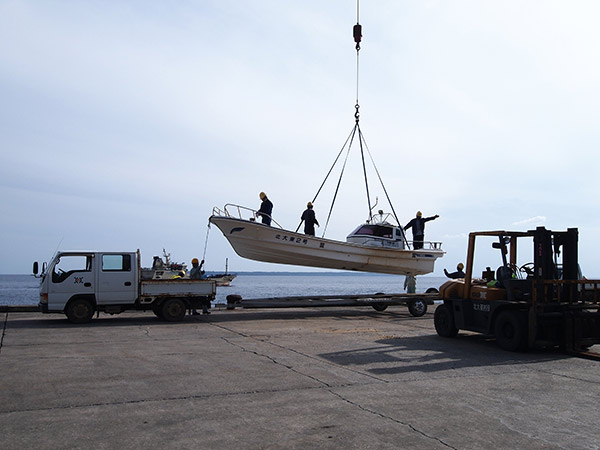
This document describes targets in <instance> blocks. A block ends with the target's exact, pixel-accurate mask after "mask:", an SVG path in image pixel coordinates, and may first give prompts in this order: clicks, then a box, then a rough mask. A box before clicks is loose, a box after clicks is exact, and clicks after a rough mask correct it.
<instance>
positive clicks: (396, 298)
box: [227, 288, 439, 317]
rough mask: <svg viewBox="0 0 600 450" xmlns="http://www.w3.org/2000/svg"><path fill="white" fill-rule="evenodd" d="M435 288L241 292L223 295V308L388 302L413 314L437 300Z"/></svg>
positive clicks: (383, 306)
mask: <svg viewBox="0 0 600 450" xmlns="http://www.w3.org/2000/svg"><path fill="white" fill-rule="evenodd" d="M438 298H439V296H438V292H437V289H435V288H430V289H428V290H427V292H426V293H424V294H407V293H400V294H383V293H378V294H358V295H307V296H292V297H269V298H249V299H243V298H242V296H241V295H235V294H232V295H228V296H227V309H235V308H236V307H241V308H244V309H256V308H321V307H341V306H371V307H372V308H373V309H375V310H376V311H379V312H381V311H385V310H386V309H387V307H388V306H395V305H403V306H407V307H408V311H409V312H410V314H411V315H413V316H414V317H421V316H423V315H424V314H425V313H426V312H427V305H433V303H434V301H435V300H438Z"/></svg>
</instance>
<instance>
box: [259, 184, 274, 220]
mask: <svg viewBox="0 0 600 450" xmlns="http://www.w3.org/2000/svg"><path fill="white" fill-rule="evenodd" d="M258 196H259V197H260V199H261V200H262V203H261V204H260V209H259V210H258V212H257V213H256V215H257V216H258V217H262V223H264V224H265V225H271V213H272V212H273V203H271V200H269V199H268V198H267V194H265V193H264V192H261V193H260V194H258Z"/></svg>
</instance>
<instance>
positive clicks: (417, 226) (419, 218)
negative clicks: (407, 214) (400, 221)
mask: <svg viewBox="0 0 600 450" xmlns="http://www.w3.org/2000/svg"><path fill="white" fill-rule="evenodd" d="M438 217H440V216H439V215H437V214H436V215H435V216H431V217H425V218H423V213H422V212H421V211H417V215H416V217H415V218H414V219H412V220H411V221H410V222H408V223H407V224H406V226H405V227H404V230H408V229H409V228H411V229H412V230H411V231H412V235H413V248H414V249H415V250H417V249H419V248H423V240H424V239H425V222H429V221H430V220H435V219H437V218H438Z"/></svg>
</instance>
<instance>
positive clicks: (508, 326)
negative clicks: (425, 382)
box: [434, 227, 600, 358]
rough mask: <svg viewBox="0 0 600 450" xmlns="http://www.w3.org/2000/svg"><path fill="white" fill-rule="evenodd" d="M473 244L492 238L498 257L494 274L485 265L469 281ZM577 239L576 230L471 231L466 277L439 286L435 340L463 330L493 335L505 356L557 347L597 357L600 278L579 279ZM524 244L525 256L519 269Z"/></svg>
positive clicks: (435, 317)
mask: <svg viewBox="0 0 600 450" xmlns="http://www.w3.org/2000/svg"><path fill="white" fill-rule="evenodd" d="M476 240H487V241H488V244H489V241H490V240H491V242H492V248H493V249H496V250H498V251H499V253H500V258H499V260H500V261H501V265H500V266H499V267H498V268H497V269H496V270H495V271H493V270H490V268H489V267H488V268H487V270H486V271H484V272H483V273H482V278H473V267H474V259H475V242H476ZM577 242H578V231H577V228H569V229H567V231H551V230H547V229H546V228H545V227H538V228H536V229H535V230H530V231H526V232H519V231H482V232H473V233H470V234H469V248H468V253H467V264H466V273H465V278H464V279H455V280H451V281H448V282H446V283H444V284H443V285H442V286H441V287H440V294H439V295H440V299H442V300H443V304H441V305H439V306H438V307H437V308H436V310H435V315H434V323H435V329H436V331H437V333H438V335H440V336H443V337H454V336H456V335H457V334H458V332H459V330H468V331H474V332H478V333H483V334H486V335H493V336H495V338H496V341H497V342H498V345H499V346H500V347H502V348H503V349H505V350H509V351H523V350H526V349H528V348H533V347H556V346H558V347H560V348H561V349H563V350H564V351H566V352H568V353H572V354H577V355H578V356H587V357H591V358H598V357H600V354H597V353H592V352H590V351H589V349H590V347H592V346H593V345H595V344H600V311H599V308H600V302H599V300H600V292H599V287H600V280H586V279H582V276H581V271H580V269H579V264H578V255H577V251H578V250H577ZM517 243H519V247H517ZM523 244H529V246H530V247H531V253H529V252H527V255H528V256H526V257H527V258H528V259H527V260H526V262H525V263H524V264H520V263H518V258H517V256H522V255H523V253H524V252H523V248H522V247H523ZM485 250H487V249H484V252H485ZM488 253H489V250H488ZM529 255H530V256H529Z"/></svg>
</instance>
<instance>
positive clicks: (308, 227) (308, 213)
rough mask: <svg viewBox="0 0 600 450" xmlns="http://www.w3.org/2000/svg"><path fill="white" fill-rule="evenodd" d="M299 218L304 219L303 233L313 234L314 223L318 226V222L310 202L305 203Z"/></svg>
mask: <svg viewBox="0 0 600 450" xmlns="http://www.w3.org/2000/svg"><path fill="white" fill-rule="evenodd" d="M300 219H301V220H303V221H304V234H309V235H311V236H314V235H315V225H317V226H319V222H318V221H317V217H316V216H315V212H314V211H313V204H312V203H311V202H308V203H307V204H306V210H304V212H303V213H302V217H300Z"/></svg>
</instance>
